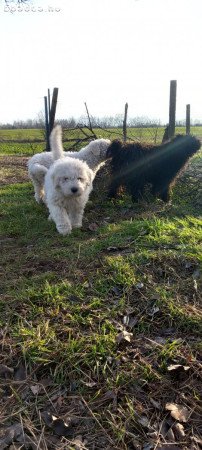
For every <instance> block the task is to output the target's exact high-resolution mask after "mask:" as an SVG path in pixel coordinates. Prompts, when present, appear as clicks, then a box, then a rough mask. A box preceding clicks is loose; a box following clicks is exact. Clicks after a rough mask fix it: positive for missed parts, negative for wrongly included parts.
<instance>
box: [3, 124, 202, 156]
mask: <svg viewBox="0 0 202 450" xmlns="http://www.w3.org/2000/svg"><path fill="white" fill-rule="evenodd" d="M164 129H165V128H164V127H159V128H128V130H127V136H128V139H133V140H137V139H138V140H141V141H149V142H157V143H160V142H161V141H162V138H163V134H164ZM93 131H94V133H95V134H96V136H97V138H108V139H116V138H120V139H121V138H122V130H121V128H113V129H108V130H102V129H99V128H95V129H94V130H93ZM85 133H86V134H87V135H88V136H89V137H92V134H91V132H90V130H88V129H87V130H85ZM178 133H181V134H185V127H177V128H176V134H178ZM191 133H192V134H194V135H196V136H198V137H200V138H201V137H202V127H191ZM63 134H64V135H63V139H64V147H65V149H67V150H68V148H70V147H71V146H72V145H73V144H74V143H75V142H76V140H79V139H84V138H85V135H84V134H83V133H82V131H80V130H78V129H75V130H70V131H68V130H65V131H64V133H63ZM34 139H41V140H42V142H41V143H37V142H33V141H34ZM67 139H68V140H69V139H70V140H71V139H73V140H75V141H70V142H65V140H67ZM8 140H9V141H11V142H7V141H8ZM23 140H27V141H28V142H27V143H24V142H21V141H23ZM12 141H15V142H12ZM16 141H17V142H16ZM82 145H84V144H78V146H77V148H80V147H81V146H82ZM44 149H45V140H44V130H37V129H30V130H29V129H18V130H0V155H24V156H31V155H32V154H34V153H37V152H40V151H43V150H44Z"/></svg>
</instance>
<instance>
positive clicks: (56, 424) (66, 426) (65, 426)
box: [41, 411, 73, 436]
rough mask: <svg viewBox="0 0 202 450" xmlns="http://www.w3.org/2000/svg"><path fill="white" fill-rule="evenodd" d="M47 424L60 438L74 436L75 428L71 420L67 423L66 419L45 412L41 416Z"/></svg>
mask: <svg viewBox="0 0 202 450" xmlns="http://www.w3.org/2000/svg"><path fill="white" fill-rule="evenodd" d="M41 416H42V418H43V420H44V422H45V424H46V425H47V426H48V427H49V428H51V429H52V431H53V432H54V433H55V434H57V435H58V436H72V435H73V428H72V425H71V420H69V422H68V423H67V421H66V422H65V421H64V419H61V418H60V417H56V416H54V415H53V414H51V413H50V412H48V411H44V412H43V413H42V414H41Z"/></svg>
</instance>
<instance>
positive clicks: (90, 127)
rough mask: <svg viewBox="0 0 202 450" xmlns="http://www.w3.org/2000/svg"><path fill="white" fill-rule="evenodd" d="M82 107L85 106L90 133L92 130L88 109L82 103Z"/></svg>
mask: <svg viewBox="0 0 202 450" xmlns="http://www.w3.org/2000/svg"><path fill="white" fill-rule="evenodd" d="M84 105H85V108H86V112H87V116H88V122H89V128H90V130H91V131H93V129H92V123H91V120H90V114H89V111H88V107H87V103H86V102H84Z"/></svg>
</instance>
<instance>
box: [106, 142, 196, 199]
mask: <svg viewBox="0 0 202 450" xmlns="http://www.w3.org/2000/svg"><path fill="white" fill-rule="evenodd" d="M200 146H201V143H200V141H199V140H198V139H196V138H195V137H194V136H190V135H186V136H183V135H177V136H176V137H175V138H173V139H172V140H171V141H169V142H167V143H165V144H161V145H158V146H157V145H146V144H140V143H126V144H123V143H122V142H120V141H118V140H115V141H113V142H112V143H111V145H110V146H109V148H108V151H107V156H108V157H109V158H111V163H110V166H111V177H112V179H111V183H110V186H109V193H108V195H109V197H110V198H112V197H116V196H117V193H118V189H119V187H120V186H124V187H125V188H126V190H127V191H128V193H129V194H131V196H132V200H133V201H137V200H138V199H139V198H142V197H144V190H145V187H146V186H147V185H150V187H151V192H152V194H153V195H154V196H155V197H158V198H160V199H162V200H163V201H164V202H168V201H169V200H170V193H171V187H172V186H173V185H174V183H175V181H176V178H177V177H178V176H179V174H180V173H181V172H182V170H183V169H184V168H185V166H186V164H187V162H188V160H189V158H190V157H191V156H192V155H194V153H196V152H197V150H199V148H200Z"/></svg>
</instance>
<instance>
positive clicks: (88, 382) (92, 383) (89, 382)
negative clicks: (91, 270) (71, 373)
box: [82, 381, 97, 387]
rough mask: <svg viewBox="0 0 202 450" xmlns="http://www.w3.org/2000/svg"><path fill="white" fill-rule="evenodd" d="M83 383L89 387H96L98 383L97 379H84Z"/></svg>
mask: <svg viewBox="0 0 202 450" xmlns="http://www.w3.org/2000/svg"><path fill="white" fill-rule="evenodd" d="M82 383H83V384H85V386H87V387H94V386H96V384H97V383H96V382H95V381H82Z"/></svg>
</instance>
